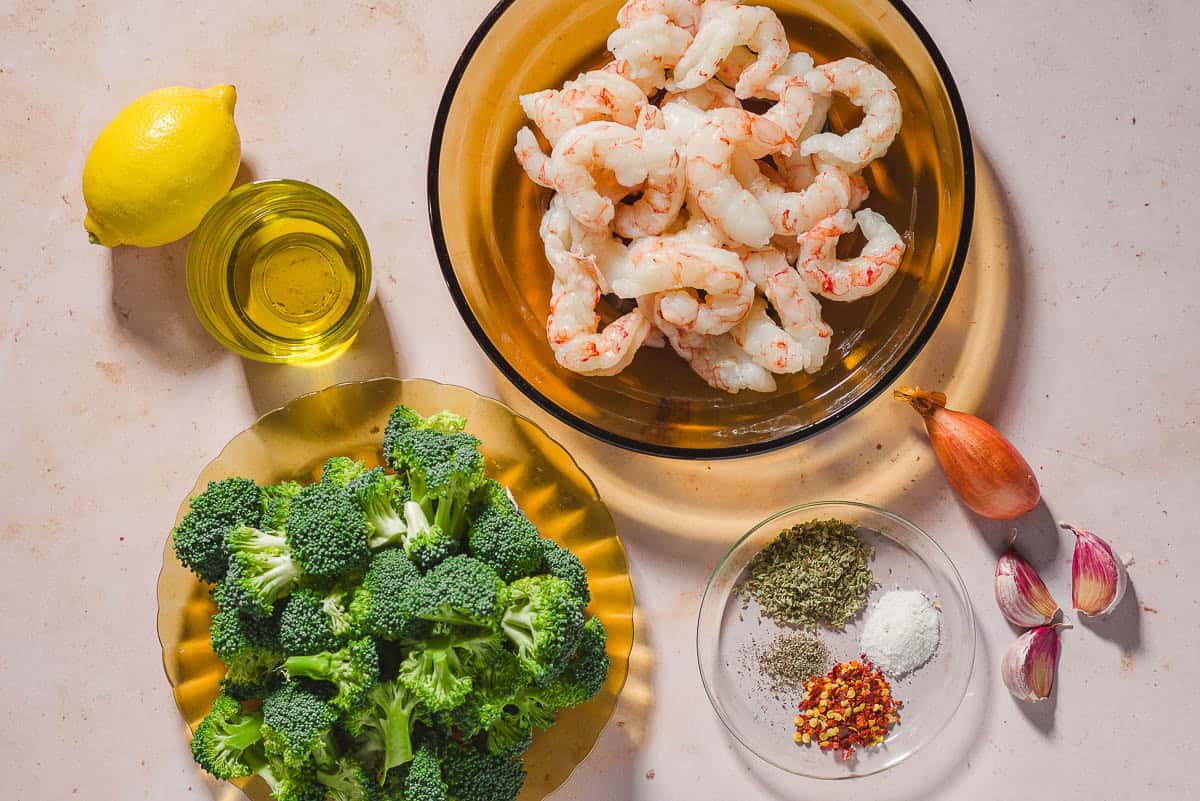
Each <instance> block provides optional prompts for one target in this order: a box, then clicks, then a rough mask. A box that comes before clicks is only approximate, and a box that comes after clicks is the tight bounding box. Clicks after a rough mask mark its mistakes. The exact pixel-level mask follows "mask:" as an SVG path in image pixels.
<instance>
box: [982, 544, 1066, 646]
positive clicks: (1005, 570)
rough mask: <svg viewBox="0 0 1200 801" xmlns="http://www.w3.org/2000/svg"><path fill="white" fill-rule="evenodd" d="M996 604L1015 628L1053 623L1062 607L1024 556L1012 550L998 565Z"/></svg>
mask: <svg viewBox="0 0 1200 801" xmlns="http://www.w3.org/2000/svg"><path fill="white" fill-rule="evenodd" d="M995 584H996V586H995V590H996V604H997V606H999V607H1000V612H1001V613H1002V614H1003V615H1004V617H1005V619H1006V620H1008V622H1009V623H1012V624H1013V625H1014V626H1020V627H1022V628H1026V629H1028V628H1033V627H1034V626H1044V625H1046V624H1047V623H1049V622H1050V621H1052V620H1054V616H1055V615H1056V614H1058V610H1059V606H1058V604H1057V603H1055V601H1054V599H1053V598H1052V597H1050V591H1049V590H1048V589H1046V584H1045V582H1043V581H1042V577H1041V576H1039V575H1038V574H1037V571H1036V570H1034V569H1033V565H1031V564H1029V562H1027V561H1026V560H1025V559H1024V557H1022V556H1021V555H1020V554H1018V553H1017V552H1016V551H1013V550H1011V549H1010V550H1009V551H1007V552H1006V553H1005V554H1004V555H1003V556H1001V557H1000V561H999V562H998V563H997V564H996V582H995Z"/></svg>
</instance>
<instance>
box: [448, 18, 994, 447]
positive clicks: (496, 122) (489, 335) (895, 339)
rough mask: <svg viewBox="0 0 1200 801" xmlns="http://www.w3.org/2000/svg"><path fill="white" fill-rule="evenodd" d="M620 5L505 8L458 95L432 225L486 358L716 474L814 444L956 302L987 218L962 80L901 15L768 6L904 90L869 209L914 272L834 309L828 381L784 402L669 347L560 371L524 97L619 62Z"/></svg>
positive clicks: (624, 441) (629, 435) (544, 398)
mask: <svg viewBox="0 0 1200 801" xmlns="http://www.w3.org/2000/svg"><path fill="white" fill-rule="evenodd" d="M621 4H622V0H595V2H587V3H580V2H578V0H503V2H501V3H500V4H499V5H498V6H497V7H496V8H495V10H493V11H492V13H491V14H490V15H489V16H488V18H487V19H486V20H485V21H484V23H483V24H482V25H481V26H480V28H479V30H478V31H476V33H475V35H474V36H473V37H472V38H471V41H470V42H469V43H468V45H467V48H466V50H465V51H464V53H463V55H462V57H461V58H460V59H459V62H458V64H457V65H456V66H455V69H454V71H453V73H452V74H451V77H450V81H449V83H448V85H447V87H446V91H445V93H444V94H443V96H442V103H441V107H440V108H439V110H438V115H437V118H436V120H435V125H434V133H433V140H432V144H431V148H430V157H429V176H428V186H429V204H430V222H431V225H432V228H433V236H434V244H435V247H436V249H437V253H438V258H439V260H440V262H441V265H442V272H443V274H444V275H445V278H446V283H447V284H448V285H449V287H450V291H451V294H452V295H453V296H454V299H455V302H456V304H457V305H458V309H459V312H460V313H461V314H462V316H463V319H464V320H465V321H466V323H467V326H468V327H469V328H470V329H471V332H472V333H473V334H474V335H475V338H476V340H478V342H479V344H480V346H481V347H482V348H483V349H484V351H485V352H486V353H487V354H488V356H489V357H490V358H491V359H492V361H493V362H494V363H495V364H496V366H497V367H498V368H499V369H500V370H501V371H502V372H503V373H504V374H505V376H506V377H507V378H508V379H509V380H510V381H512V383H513V384H514V385H515V386H517V387H518V388H519V389H520V390H521V391H522V392H523V393H525V394H526V395H527V396H528V397H529V398H530V399H532V400H533V401H534V402H536V403H537V404H538V405H539V406H541V407H542V408H543V409H545V410H546V411H547V412H549V413H550V414H553V415H554V416H555V417H557V418H558V419H560V420H562V421H563V422H564V423H567V424H569V425H572V426H574V427H575V428H577V429H579V430H581V431H584V432H586V433H588V434H590V435H592V436H595V437H598V438H600V439H602V440H604V441H606V442H610V443H612V444H615V445H619V446H621V447H625V448H630V449H633V450H638V451H643V452H646V453H653V454H658V455H665V456H675V457H685V458H710V457H723V456H740V455H745V454H749V453H755V452H760V451H765V450H769V449H772V448H776V447H780V446H783V445H786V444H789V443H792V442H796V441H797V440H800V439H803V438H805V437H807V436H811V435H812V434H814V433H816V432H818V431H820V430H822V429H824V428H827V427H829V426H831V425H833V424H834V423H836V422H838V421H840V420H843V419H845V418H846V417H848V416H849V415H850V414H853V413H854V412H855V411H857V410H858V409H860V408H862V407H863V406H864V405H866V404H867V403H868V402H869V401H870V400H871V399H872V398H874V397H875V396H876V395H877V394H878V393H880V392H881V391H883V390H884V389H885V388H886V387H887V386H888V385H889V384H890V383H891V382H892V381H893V380H895V378H896V377H897V376H898V375H899V374H900V372H901V371H902V370H903V369H904V368H905V367H906V366H907V365H908V364H909V362H911V361H912V359H913V358H914V357H915V356H916V355H917V353H918V352H919V351H920V349H921V347H922V346H923V345H924V344H925V342H926V341H927V340H928V339H929V337H930V335H931V334H932V333H933V330H934V328H935V327H936V326H937V324H938V322H939V321H940V320H941V317H942V314H943V312H944V311H945V309H946V306H947V305H948V304H949V302H950V297H951V295H952V294H953V292H954V287H955V285H956V283H957V281H958V277H959V274H960V272H961V270H962V265H963V260H964V258H965V256H966V250H967V241H968V239H969V238H970V230H971V220H972V209H973V207H974V166H973V162H972V153H971V146H970V136H969V133H968V130H967V122H966V116H965V114H964V112H963V108H962V104H961V102H960V100H959V97H958V93H957V91H956V89H955V87H954V81H953V79H952V78H951V77H950V72H949V70H948V69H947V68H946V64H945V62H944V61H943V60H942V57H941V56H940V55H939V53H938V51H937V48H936V47H935V46H934V44H933V41H932V39H931V38H930V37H929V35H928V33H926V32H925V30H924V28H922V27H921V25H920V23H919V22H918V21H917V19H916V17H915V16H913V14H912V12H911V11H909V10H908V8H906V7H905V6H904V4H903V3H901V2H899V0H896V1H895V2H893V1H892V0H765V2H762V3H760V4H761V5H766V6H768V7H770V8H772V9H774V10H775V11H776V12H777V13H778V14H779V17H780V19H781V20H782V21H783V24H784V27H785V28H786V29H787V32H788V35H789V37H790V40H791V44H792V48H793V49H798V50H805V51H807V52H809V53H811V54H812V55H813V57H814V58H815V59H816V60H817V62H818V63H822V62H825V61H830V60H833V59H837V58H842V57H844V56H856V57H859V58H863V59H866V60H868V61H870V62H872V63H874V64H877V65H878V66H880V67H881V68H882V69H883V70H884V72H886V73H887V75H888V77H889V78H891V79H892V81H893V82H894V83H895V84H896V89H897V92H898V93H899V96H900V102H901V105H902V106H903V110H904V123H903V127H902V128H901V131H900V134H899V136H898V137H897V138H896V141H895V143H894V144H893V145H892V147H891V148H890V149H889V151H888V153H887V155H886V156H885V157H884V158H882V159H880V160H878V161H876V162H874V163H872V164H871V165H870V166H869V167H868V168H867V170H866V172H865V175H866V177H867V181H868V184H869V185H870V188H871V197H870V198H869V199H868V201H867V203H866V205H867V206H869V207H871V208H873V209H875V210H876V211H879V212H881V213H883V214H884V215H885V216H886V217H887V218H888V220H890V221H891V222H892V223H893V224H894V225H895V227H896V228H897V230H900V231H906V232H907V235H906V238H907V240H908V244H909V247H908V252H907V253H906V254H905V257H904V262H903V264H902V267H901V271H900V272H899V273H898V274H897V275H896V277H895V278H893V279H892V280H891V281H890V282H889V283H888V285H887V286H886V287H885V288H884V289H882V290H881V291H880V292H879V293H878V294H876V295H873V296H871V297H869V298H864V299H863V300H860V301H857V302H854V303H837V302H833V301H828V302H824V303H822V306H823V308H824V315H825V319H826V321H827V322H828V323H830V324H831V325H832V326H833V331H834V339H833V344H832V348H831V350H830V354H829V358H828V359H827V360H826V362H825V365H824V366H823V367H822V369H821V370H820V371H819V372H817V373H816V374H814V375H807V374H797V375H786V376H778V377H777V380H778V384H779V389H778V390H777V391H776V392H773V393H769V394H762V393H757V392H741V393H739V394H737V395H727V394H725V393H723V392H719V391H717V390H715V389H712V388H710V387H708V386H707V385H706V384H704V382H703V381H701V380H700V379H699V378H698V377H697V376H695V375H694V374H693V373H692V372H691V370H690V369H689V368H688V366H687V365H686V364H685V363H684V362H683V360H682V359H680V358H679V357H678V356H676V355H675V353H674V352H672V351H671V350H670V349H669V348H667V349H655V348H642V350H641V351H639V353H638V355H637V357H636V358H635V359H634V361H633V363H632V364H631V365H630V366H629V367H628V368H627V369H626V370H625V371H624V372H622V373H621V374H620V375H617V376H612V377H596V376H582V375H577V374H575V373H571V372H568V371H567V370H564V369H563V368H561V367H559V365H558V364H557V362H556V361H555V359H554V355H553V353H552V352H551V350H550V347H549V345H548V344H547V343H546V316H547V312H548V310H549V307H550V284H551V270H550V267H549V265H548V264H547V263H546V259H545V256H544V253H543V250H542V242H541V239H540V238H539V236H538V223H539V221H540V218H541V215H542V210H543V209H544V208H545V204H546V202H547V198H548V196H549V190H546V189H542V188H540V187H537V186H535V185H534V184H533V182H532V181H530V180H529V179H528V178H527V177H526V176H525V174H524V172H523V171H522V170H521V167H520V166H519V165H518V164H517V161H516V158H515V157H514V155H513V144H514V141H515V138H516V133H517V130H518V129H519V128H520V127H521V126H522V125H524V124H526V120H525V118H524V115H523V114H522V113H521V108H520V106H519V105H518V104H517V98H518V96H520V95H521V94H524V93H526V92H534V91H537V90H540V89H547V88H552V87H553V88H557V87H559V86H561V85H562V83H563V82H564V81H565V80H568V79H570V78H573V77H575V75H576V74H578V73H579V72H580V71H582V70H585V69H589V68H592V67H595V66H598V65H599V64H602V63H604V61H605V60H606V58H608V54H607V53H606V52H605V40H606V39H607V37H608V35H609V33H611V32H612V31H613V29H614V28H615V27H616V13H617V9H619V8H620V7H621ZM857 119H858V117H857V116H856V112H855V110H854V109H853V108H852V107H850V106H849V104H848V103H846V102H845V101H844V100H838V101H837V102H835V104H834V106H833V108H832V110H831V112H830V124H831V127H832V128H833V130H835V131H844V130H846V129H847V128H848V127H852V126H854V125H856V124H857ZM858 241H859V242H861V239H859V240H858ZM851 244H852V243H851V242H849V241H847V246H848V247H849V246H850V245H851ZM855 247H857V245H855ZM600 310H601V312H602V314H604V315H607V316H606V317H605V319H606V320H607V319H612V317H613V316H614V309H612V308H610V307H609V306H608V304H607V303H602V304H601V306H600Z"/></svg>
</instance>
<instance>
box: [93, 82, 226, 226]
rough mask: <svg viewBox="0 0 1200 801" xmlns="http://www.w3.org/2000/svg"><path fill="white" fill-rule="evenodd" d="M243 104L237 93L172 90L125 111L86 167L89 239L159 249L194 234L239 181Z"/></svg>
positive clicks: (221, 89) (107, 130)
mask: <svg viewBox="0 0 1200 801" xmlns="http://www.w3.org/2000/svg"><path fill="white" fill-rule="evenodd" d="M236 102H237V92H236V91H235V90H234V88H233V87H232V86H214V87H212V88H211V89H203V90H201V89H189V88H187V87H184V86H171V87H168V88H166V89H156V90H155V91H153V92H150V93H149V94H145V95H142V96H141V97H139V98H138V99H137V100H135V101H133V102H132V103H130V104H129V105H128V106H126V107H125V108H123V109H122V110H121V112H120V113H119V114H117V116H116V117H114V118H113V120H112V122H110V123H109V124H108V126H107V127H106V128H105V129H104V130H103V131H101V132H100V136H99V137H97V138H96V143H95V144H94V145H92V151H91V153H89V154H88V157H87V163H86V164H84V166H83V199H84V202H85V203H86V204H87V208H88V213H87V217H86V218H85V219H84V221H83V227H84V228H86V229H87V231H88V234H89V237H90V239H91V240H92V241H93V242H97V243H99V244H101V245H106V246H107V247H115V246H117V245H137V246H139V247H156V246H158V245H165V244H167V243H168V242H174V241H175V240H176V239H180V238H181V237H184V236H187V235H188V234H189V233H191V232H192V231H194V230H195V228H196V226H197V225H199V224H200V219H201V218H202V217H203V216H204V214H205V212H207V211H208V210H209V209H210V208H212V206H213V204H214V203H216V202H217V200H219V199H220V198H221V196H222V195H224V194H225V193H226V192H228V191H229V187H230V186H232V185H233V179H234V177H235V176H236V175H237V171H238V164H239V163H240V162H241V158H242V143H241V140H240V139H239V138H238V132H237V126H235V125H234V123H233V106H234V103H236Z"/></svg>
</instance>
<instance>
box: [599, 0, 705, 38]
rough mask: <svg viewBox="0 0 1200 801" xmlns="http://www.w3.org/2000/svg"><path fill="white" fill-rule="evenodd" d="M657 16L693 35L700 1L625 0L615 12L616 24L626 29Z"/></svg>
mask: <svg viewBox="0 0 1200 801" xmlns="http://www.w3.org/2000/svg"><path fill="white" fill-rule="evenodd" d="M659 16H662V17H666V18H667V20H668V21H669V22H670V23H671V24H672V25H675V26H677V27H680V28H683V29H684V30H685V31H687V32H688V33H693V34H694V33H695V32H696V26H697V25H698V24H699V23H700V0H627V2H626V3H625V5H623V6H621V9H620V10H619V11H618V12H617V24H618V25H620V26H621V27H622V28H628V27H630V26H631V25H633V24H634V23H635V22H638V21H639V20H643V19H646V18H653V17H659Z"/></svg>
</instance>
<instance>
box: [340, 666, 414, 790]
mask: <svg viewBox="0 0 1200 801" xmlns="http://www.w3.org/2000/svg"><path fill="white" fill-rule="evenodd" d="M417 705H418V700H417V696H416V694H415V693H413V692H412V691H410V690H409V689H408V688H407V687H406V686H404V684H402V683H401V682H399V681H397V680H392V681H385V682H381V683H379V684H377V685H375V687H374V688H373V689H372V690H371V692H370V693H368V694H367V698H366V702H365V703H363V704H362V705H360V706H358V707H355V708H354V709H352V710H351V711H350V713H349V714H348V715H347V716H346V721H345V727H346V731H347V732H348V733H349V734H350V736H351V737H354V738H355V739H356V740H357V741H358V746H359V749H360V750H361V751H365V752H367V753H371V754H373V753H375V752H381V753H382V757H383V759H382V763H383V764H382V769H381V772H382V774H383V775H384V776H385V777H386V775H387V772H388V771H389V770H391V769H392V768H397V767H400V766H401V765H403V764H405V763H406V762H408V761H409V760H411V759H412V757H413V745H412V732H413V724H414V723H416V717H417Z"/></svg>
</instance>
